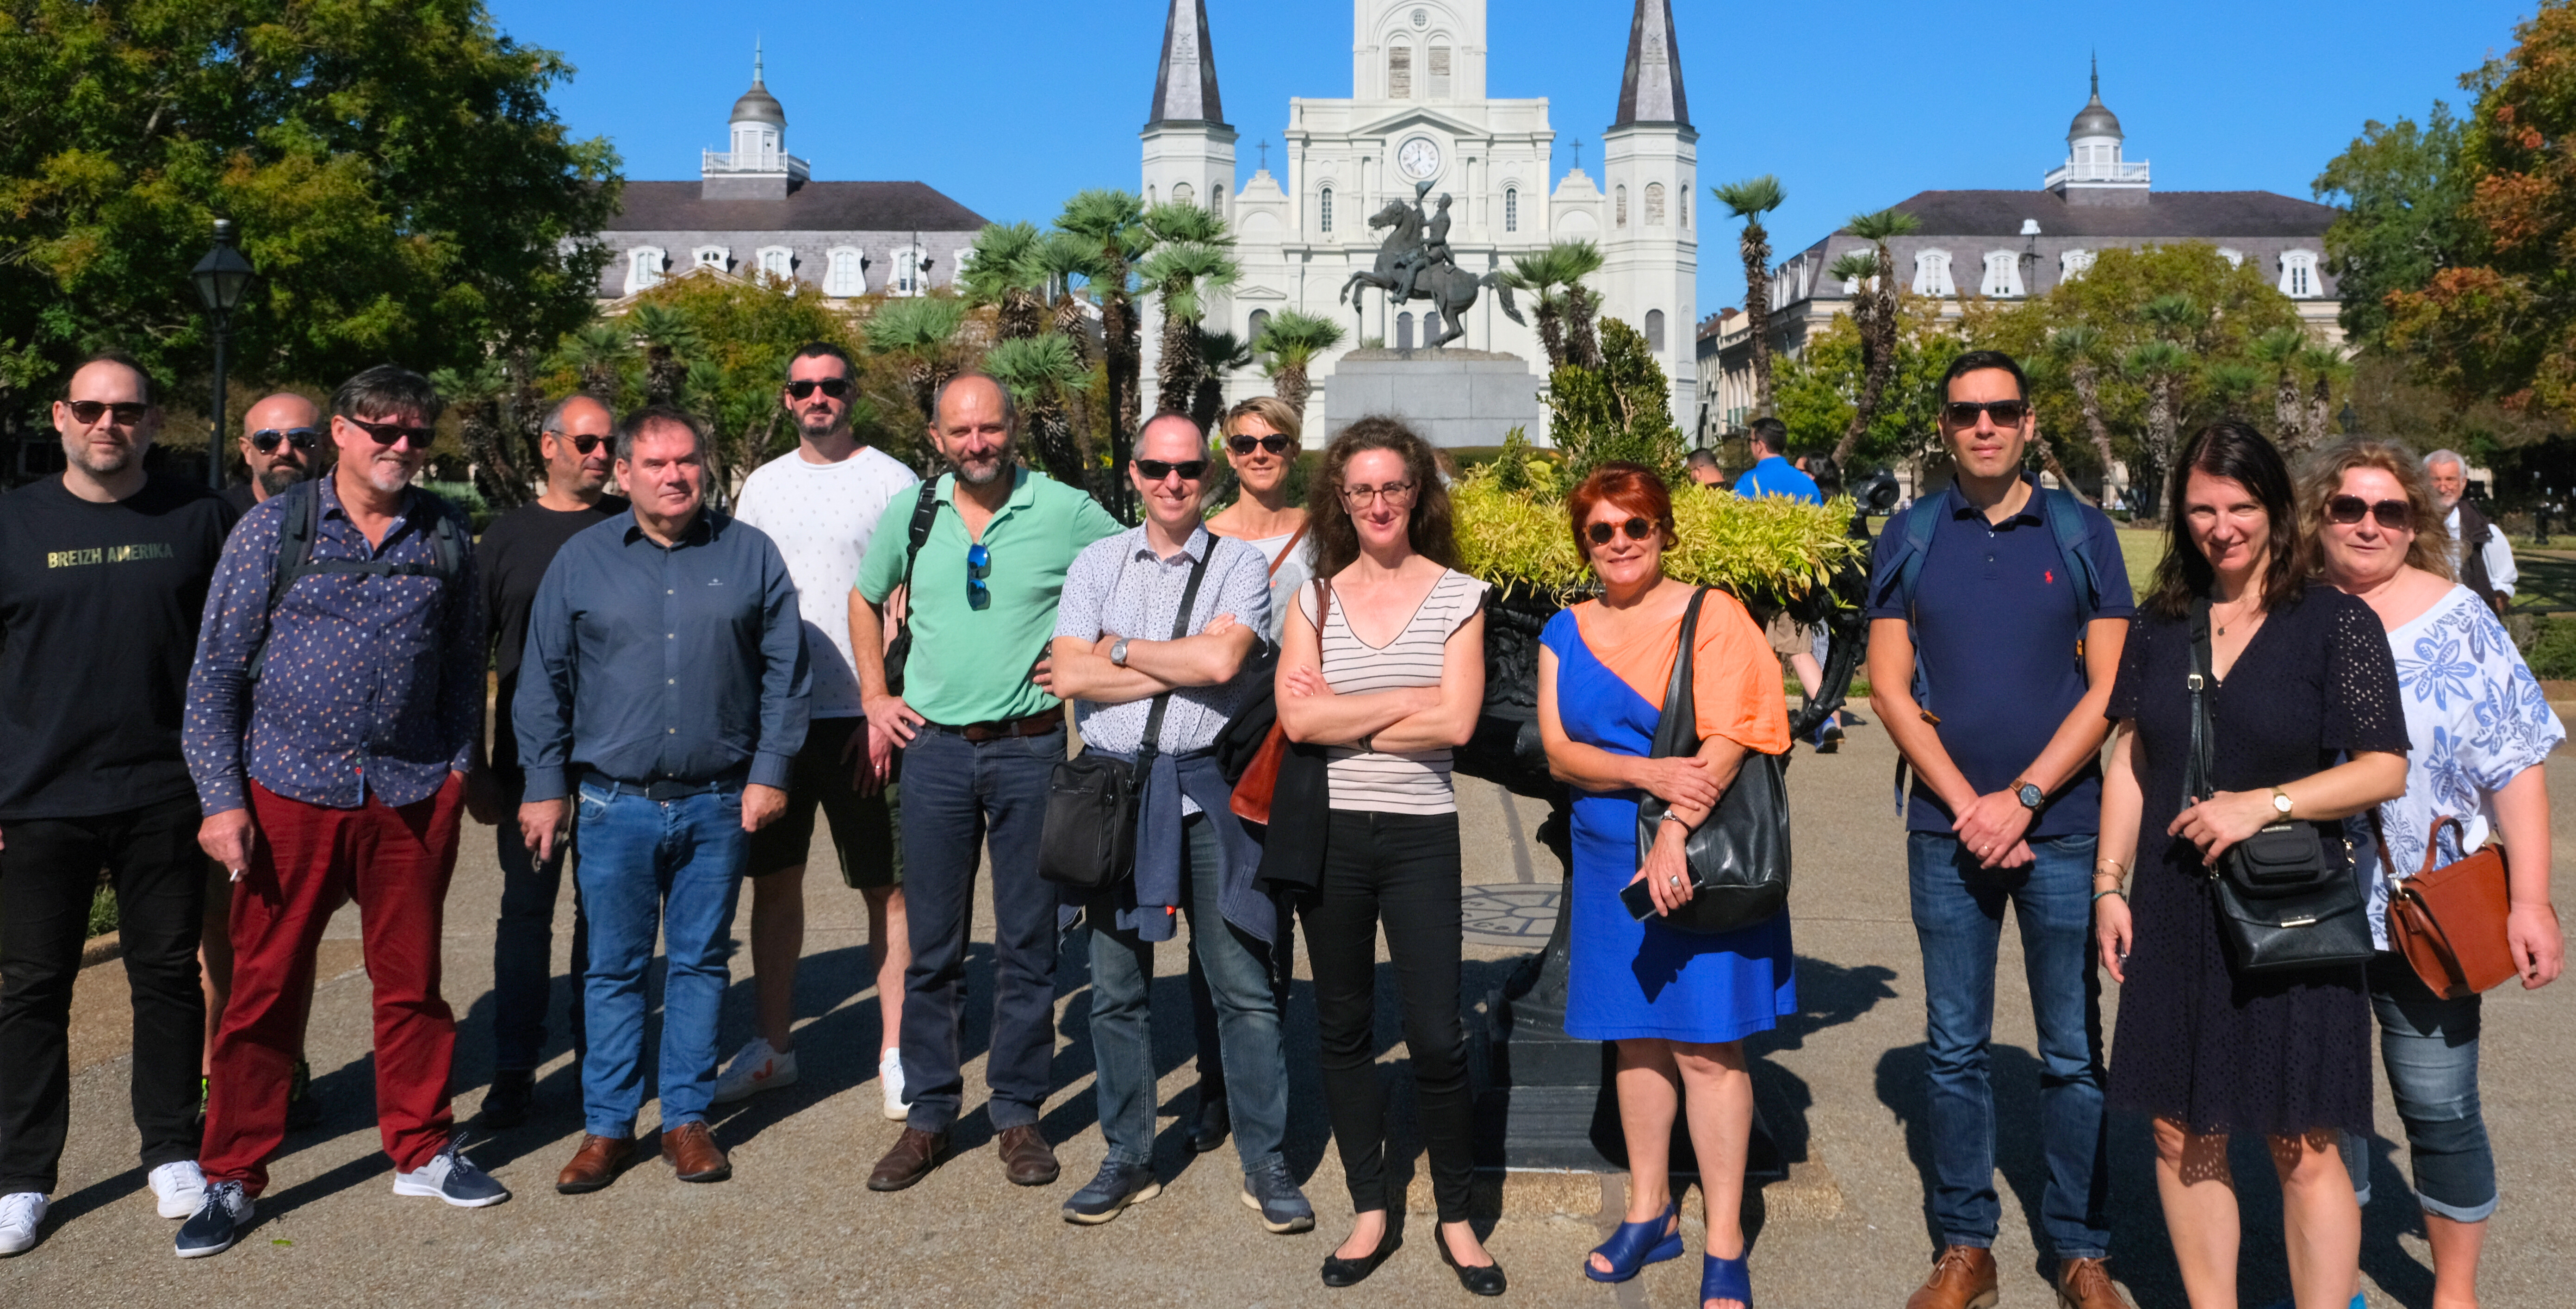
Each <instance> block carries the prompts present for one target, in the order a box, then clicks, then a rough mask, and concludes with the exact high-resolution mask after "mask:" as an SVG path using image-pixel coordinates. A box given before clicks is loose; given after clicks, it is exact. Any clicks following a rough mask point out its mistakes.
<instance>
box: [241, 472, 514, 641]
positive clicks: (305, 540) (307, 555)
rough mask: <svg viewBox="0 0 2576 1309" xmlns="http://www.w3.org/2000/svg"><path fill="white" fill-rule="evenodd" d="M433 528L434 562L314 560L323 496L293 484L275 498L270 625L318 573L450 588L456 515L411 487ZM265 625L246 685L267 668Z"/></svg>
mask: <svg viewBox="0 0 2576 1309" xmlns="http://www.w3.org/2000/svg"><path fill="white" fill-rule="evenodd" d="M412 494H413V495H416V496H419V497H420V498H421V501H422V507H423V508H425V509H427V510H428V511H429V512H430V514H431V516H432V521H433V522H434V523H436V524H437V526H435V527H433V528H432V529H431V530H430V548H431V550H432V551H433V552H434V553H435V555H436V557H437V561H436V562H435V563H429V564H422V563H416V562H404V563H399V564H398V563H394V562H392V561H390V560H385V559H316V558H314V557H313V539H314V538H315V537H317V536H319V535H321V532H322V493H321V491H319V490H318V489H316V487H315V484H314V483H312V482H298V483H296V484H295V485H293V486H290V487H288V488H286V489H285V490H284V491H281V492H279V493H278V495H277V498H278V499H280V500H283V501H285V502H286V513H285V515H284V518H285V521H283V522H281V523H279V524H278V528H277V571H276V573H275V574H273V575H272V576H271V577H270V578H269V583H268V607H267V609H266V610H265V611H264V612H265V613H266V614H267V616H268V617H269V618H270V619H271V620H274V619H275V618H276V616H277V602H278V601H280V600H283V599H285V598H286V593H287V591H288V590H289V589H291V588H293V587H294V585H295V583H296V581H297V580H298V579H300V578H304V577H311V576H314V575H317V574H328V573H349V574H355V575H358V576H361V577H435V578H437V579H438V580H439V581H440V582H442V583H453V582H455V580H456V577H457V574H458V573H459V572H461V571H462V570H463V569H464V566H465V534H464V532H463V530H462V529H460V528H459V527H458V525H457V521H456V511H455V509H453V508H452V507H450V506H449V505H448V503H447V501H445V500H443V499H440V498H439V497H438V496H436V495H434V494H432V493H430V492H428V491H424V490H421V489H420V488H419V487H413V488H412ZM268 632H269V624H268V623H266V622H263V623H261V624H260V629H259V640H258V642H257V643H256V644H254V645H253V646H252V647H251V654H250V671H249V674H248V675H249V678H250V680H252V681H254V682H256V681H258V680H259V674H260V670H261V669H262V668H264V667H266V666H267V663H268Z"/></svg>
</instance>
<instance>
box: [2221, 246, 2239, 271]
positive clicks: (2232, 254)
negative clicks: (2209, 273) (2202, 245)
mask: <svg viewBox="0 0 2576 1309" xmlns="http://www.w3.org/2000/svg"><path fill="white" fill-rule="evenodd" d="M2218 257H2219V258H2221V259H2224V260H2226V261H2227V266H2228V267H2230V268H2242V267H2244V266H2245V252H2244V251H2242V250H2230V249H2228V248H2227V247H2226V246H2223V245H2222V246H2220V247H2218Z"/></svg>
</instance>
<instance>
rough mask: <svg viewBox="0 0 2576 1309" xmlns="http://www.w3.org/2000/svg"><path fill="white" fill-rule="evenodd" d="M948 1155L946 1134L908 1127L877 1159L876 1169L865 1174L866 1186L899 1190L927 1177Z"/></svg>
mask: <svg viewBox="0 0 2576 1309" xmlns="http://www.w3.org/2000/svg"><path fill="white" fill-rule="evenodd" d="M947 1155H948V1133H946V1132H925V1131H923V1130H921V1129H920V1128H918V1127H907V1128H905V1129H903V1135H901V1136H898V1137H896V1138H895V1140H894V1148H893V1149H891V1150H888V1151H886V1152H885V1157H884V1158H883V1159H879V1160H877V1167H876V1171H875V1172H872V1173H869V1174H868V1189H869V1190H871V1191H900V1190H902V1189H903V1188H905V1187H907V1186H910V1185H912V1184H913V1183H915V1182H918V1181H920V1180H921V1179H922V1178H925V1177H928V1176H930V1170H931V1169H933V1168H936V1167H938V1166H939V1161H940V1160H941V1159H944V1158H946V1157H947Z"/></svg>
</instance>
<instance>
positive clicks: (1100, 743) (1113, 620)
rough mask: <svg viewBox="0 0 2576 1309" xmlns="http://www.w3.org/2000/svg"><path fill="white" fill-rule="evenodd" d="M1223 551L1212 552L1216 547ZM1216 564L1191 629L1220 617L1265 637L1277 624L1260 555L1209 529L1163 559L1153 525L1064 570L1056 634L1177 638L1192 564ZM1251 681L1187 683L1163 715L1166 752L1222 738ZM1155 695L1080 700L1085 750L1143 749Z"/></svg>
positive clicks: (1194, 608) (1076, 712) (1094, 547)
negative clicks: (1150, 532)
mask: <svg viewBox="0 0 2576 1309" xmlns="http://www.w3.org/2000/svg"><path fill="white" fill-rule="evenodd" d="M1210 550H1214V552H1215V553H1213V554H1210V553H1209V551H1210ZM1202 557H1204V558H1206V559H1207V561H1208V566H1207V576H1206V577H1205V578H1203V579H1201V580H1200V582H1199V595H1198V600H1197V602H1196V603H1194V604H1192V605H1191V606H1190V626H1189V631H1190V634H1191V635H1193V636H1195V635H1197V634H1198V633H1200V632H1202V631H1205V630H1206V629H1207V625H1208V624H1209V623H1210V622H1212V621H1214V620H1215V618H1216V616H1217V615H1218V614H1232V615H1234V621H1235V622H1236V623H1238V624H1241V625H1242V626H1244V627H1248V628H1250V629H1252V632H1253V635H1255V636H1256V637H1258V636H1260V635H1261V634H1262V633H1265V632H1267V631H1269V630H1270V580H1269V576H1268V573H1269V564H1268V562H1267V561H1266V560H1264V559H1263V558H1262V557H1261V551H1259V550H1258V549H1255V548H1254V547H1252V546H1251V545H1248V544H1246V543H1244V542H1242V541H1237V540H1233V539H1231V538H1229V537H1221V536H1215V535H1212V534H1210V533H1209V532H1208V530H1207V529H1206V528H1204V527H1202V528H1200V529H1198V531H1197V532H1195V533H1193V534H1192V535H1191V537H1190V540H1189V544H1187V545H1185V546H1183V547H1182V548H1181V550H1180V553H1178V554H1175V555H1173V556H1171V557H1170V558H1168V559H1165V558H1161V557H1158V556H1157V555H1156V554H1155V553H1154V551H1153V547H1151V546H1149V545H1147V544H1146V541H1145V529H1144V528H1142V527H1131V528H1129V529H1127V530H1126V531H1124V532H1120V533H1119V534H1117V535H1116V536H1111V537H1104V538H1102V539H1100V540H1098V541H1094V542H1092V543H1091V544H1090V545H1089V546H1088V547H1086V548H1085V549H1084V550H1083V552H1082V553H1081V554H1080V555H1078V556H1076V557H1075V559H1074V561H1073V567H1072V568H1070V569H1068V570H1067V571H1066V573H1065V575H1064V598H1063V599H1062V600H1061V601H1060V602H1059V603H1058V605H1057V607H1056V619H1055V634H1056V635H1057V636H1069V637H1072V638H1074V639H1076V640H1079V641H1098V640H1099V639H1100V638H1101V637H1103V636H1124V637H1130V638H1133V639H1135V640H1139V641H1168V640H1171V639H1172V620H1173V619H1174V618H1176V617H1178V616H1179V614H1180V609H1181V592H1182V591H1184V590H1187V589H1188V588H1189V584H1190V567H1191V565H1193V564H1195V563H1197V562H1198V560H1199V559H1200V558H1202ZM1242 681H1243V679H1242V678H1241V677H1239V676H1238V677H1237V678H1236V679H1235V680H1233V681H1231V682H1226V683H1223V684H1220V685H1217V686H1185V687H1182V688H1180V689H1179V690H1177V691H1174V692H1173V693H1172V703H1171V707H1170V708H1168V709H1166V710H1164V711H1163V730H1162V732H1161V733H1160V737H1161V739H1160V740H1159V741H1157V742H1156V745H1157V747H1158V748H1159V749H1161V750H1162V751H1163V753H1165V754H1186V753H1188V752H1190V751H1193V750H1205V749H1207V748H1209V747H1211V746H1213V745H1215V744H1216V737H1217V733H1218V732H1221V731H1223V730H1225V722H1226V719H1227V718H1229V717H1231V716H1233V714H1234V706H1235V702H1236V701H1237V700H1238V699H1240V698H1241V686H1242ZM1153 703H1154V702H1153V699H1152V698H1151V697H1147V698H1146V699H1143V700H1130V701H1128V702H1126V703H1125V704H1099V703H1095V702H1093V701H1090V700H1076V701H1074V702H1073V717H1074V723H1075V725H1076V726H1078V727H1080V728H1081V729H1082V741H1083V744H1084V745H1086V746H1090V747H1094V748H1097V749H1101V750H1107V751H1110V752H1112V753H1114V754H1134V753H1135V752H1136V750H1137V748H1138V747H1139V746H1141V745H1142V744H1143V743H1144V739H1145V717H1146V714H1147V713H1148V712H1149V711H1150V710H1151V709H1152V707H1153Z"/></svg>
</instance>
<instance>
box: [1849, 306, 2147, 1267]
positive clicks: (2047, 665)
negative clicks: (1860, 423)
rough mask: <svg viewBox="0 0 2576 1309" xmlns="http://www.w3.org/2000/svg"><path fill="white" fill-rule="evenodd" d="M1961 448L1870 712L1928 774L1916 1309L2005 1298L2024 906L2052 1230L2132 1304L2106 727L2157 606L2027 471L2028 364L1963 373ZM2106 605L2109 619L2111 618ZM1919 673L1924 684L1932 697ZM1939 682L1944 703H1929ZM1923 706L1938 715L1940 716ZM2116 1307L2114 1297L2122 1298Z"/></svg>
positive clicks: (1920, 818) (1951, 394) (1956, 422)
mask: <svg viewBox="0 0 2576 1309" xmlns="http://www.w3.org/2000/svg"><path fill="white" fill-rule="evenodd" d="M1941 387H1942V392H1941V396H1942V400H1943V404H1942V407H1941V416H1940V432H1941V439H1942V440H1943V442H1944V443H1946V444H1947V445H1948V447H1949V450H1950V456H1951V459H1952V461H1953V463H1954V464H1955V465H1956V467H1957V469H1958V478H1957V480H1956V481H1954V482H1953V483H1952V484H1951V485H1950V486H1949V487H1948V488H1947V489H1946V490H1942V491H1939V492H1936V493H1932V494H1934V495H1935V497H1936V503H1937V508H1933V509H1926V510H1924V511H1923V512H1926V513H1930V514H1931V515H1932V520H1931V527H1932V530H1931V537H1930V545H1929V549H1928V550H1926V551H1924V552H1923V557H1922V559H1921V560H1920V561H1919V570H1918V571H1915V572H1913V584H1912V586H1911V594H1908V593H1907V591H1908V587H1907V585H1906V583H1905V580H1904V579H1905V577H1906V575H1907V572H1908V570H1907V569H1905V568H1903V567H1902V566H1901V564H1902V562H1903V556H1904V555H1906V554H1907V553H1909V552H1910V551H1911V550H1912V548H1913V547H1912V546H1911V545H1910V544H1909V531H1908V528H1909V526H1910V525H1911V523H1912V522H1913V521H1914V520H1910V519H1907V518H1905V517H1904V516H1901V515H1900V517H1899V518H1898V519H1896V520H1891V521H1890V522H1889V524H1888V527H1887V530H1886V531H1884V532H1882V533H1881V534H1880V535H1879V538H1878V550H1877V554H1878V558H1877V560H1876V562H1875V563H1874V564H1873V566H1872V568H1871V570H1870V578H1871V583H1870V591H1871V594H1870V601H1869V610H1868V614H1869V619H1870V632H1869V681H1870V702H1871V704H1872V705H1874V706H1875V707H1876V708H1877V710H1878V713H1879V716H1880V719H1881V721H1883V722H1885V723H1886V725H1887V733H1888V735H1889V736H1891V737H1894V738H1895V740H1896V747H1897V749H1898V750H1900V751H1902V752H1903V753H1904V755H1905V761H1906V762H1907V763H1908V764H1910V765H1912V767H1913V774H1914V782H1913V788H1912V794H1911V796H1909V797H1908V798H1907V800H1906V824H1905V825H1906V829H1907V831H1906V865H1907V871H1908V877H1909V879H1910V882H1911V891H1912V900H1913V912H1914V931H1915V936H1916V939H1917V940H1918V941H1919V942H1920V943H1921V946H1922V950H1923V990H1924V1003H1925V1006H1926V1009H1927V1010H1928V1013H1927V1015H1926V1021H1925V1024H1924V1037H1925V1044H1926V1046H1927V1053H1928V1056H1929V1062H1930V1077H1931V1087H1930V1095H1929V1096H1928V1097H1927V1099H1928V1104H1929V1113H1930V1118H1931V1129H1932V1130H1931V1140H1932V1151H1933V1160H1932V1162H1933V1176H1934V1184H1933V1186H1934V1189H1933V1194H1932V1212H1933V1218H1934V1221H1935V1222H1937V1223H1938V1224H1939V1225H1940V1227H1941V1230H1942V1236H1941V1240H1942V1247H1943V1248H1942V1251H1941V1255H1940V1259H1939V1262H1938V1263H1937V1264H1936V1265H1935V1267H1934V1268H1933V1270H1932V1274H1931V1276H1930V1278H1929V1279H1928V1280H1927V1281H1926V1282H1925V1283H1924V1285H1923V1287H1922V1288H1921V1289H1920V1290H1917V1291H1916V1292H1915V1293H1914V1295H1913V1297H1912V1298H1911V1299H1909V1300H1907V1301H1906V1305H1907V1309H1965V1306H1967V1305H1969V1304H1973V1303H1981V1302H1986V1301H1990V1300H1991V1298H1992V1296H1993V1294H1994V1289H1995V1282H1996V1277H1995V1261H1994V1257H1993V1255H1992V1254H1990V1253H1989V1250H1990V1249H1991V1247H1992V1246H1993V1244H1994V1240H1995V1229H1996V1225H1997V1222H1998V1220H1999V1217H2000V1205H1999V1202H1998V1200H1997V1198H1996V1195H1995V1183H1994V1177H1995V1126H1994V1124H1995V1111H1994V1096H1993V1092H1992V1089H1991V1087H1990V1086H1989V1084H1988V1080H1987V1069H1988V1063H1989V1059H1988V1053H1987V1046H1988V1041H1989V1038H1990V1037H1991V1036H1992V1034H1993V1030H1994V1001H1995V950H1996V944H1997V940H1998V938H1999V937H2000V935H2001V933H2002V929H2003V914H2004V904H2005V902H2006V901H2010V902H2011V903H2012V906H2013V915H2014V917H2015V919H2016V920H2017V921H2018V922H2019V923H2020V926H2021V938H2022V960H2023V969H2024V971H2025V973H2026V974H2027V975H2028V979H2029V983H2030V999H2031V1011H2032V1014H2031V1016H2032V1018H2033V1019H2034V1020H2035V1022H2036V1025H2037V1027H2038V1029H2039V1059H2040V1070H2041V1072H2040V1094H2039V1106H2040V1122H2039V1133H2040V1143H2041V1149H2042V1151H2043V1153H2044V1155H2045V1157H2046V1159H2047V1162H2048V1186H2047V1189H2046V1191H2045V1193H2044V1194H2043V1195H2042V1196H2041V1199H2040V1206H2039V1210H2040V1226H2041V1228H2042V1229H2043V1230H2042V1232H2040V1233H2035V1234H2034V1235H2036V1236H2040V1237H2041V1238H2042V1239H2043V1240H2044V1242H2045V1244H2046V1245H2048V1246H2049V1247H2050V1248H2051V1249H2052V1250H2053V1251H2054V1253H2055V1254H2056V1257H2057V1259H2058V1261H2059V1271H2058V1279H2059V1282H2058V1284H2059V1287H2060V1289H2061V1290H2062V1291H2064V1292H2065V1300H2064V1302H2065V1303H2068V1304H2071V1305H2074V1306H2076V1309H2115V1307H2116V1306H2119V1305H2120V1303H2121V1302H2120V1300H2119V1298H2118V1294H2117V1292H2115V1291H2112V1290H2111V1289H2110V1281H2109V1279H2108V1278H2107V1277H2106V1276H2104V1275H2103V1274H2102V1272H2101V1260H2102V1258H2103V1256H2104V1254H2105V1253H2106V1252H2107V1248H2108V1246H2109V1243H2110V1231H2109V1222H2108V1220H2107V1218H2106V1217H2105V1215H2104V1213H2103V1206H2104V1202H2105V1201H2106V1200H2107V1198H2108V1194H2109V1182H2108V1176H2109V1174H2108V1171H2107V1169H2108V1162H2107V1160H2106V1159H2105V1158H2104V1154H2103V1149H2102V1137H2103V1115H2102V1047H2101V1039H2100V1035H2099V1033H2100V1032H2101V1021H2100V1016H2099V1008H2100V1005H2099V1001H2100V989H2099V983H2098V982H2097V980H2096V978H2095V974H2094V971H2093V959H2092V921H2093V907H2092V901H2091V899H2090V898H2089V894H2088V893H2089V892H2090V890H2091V888H2092V869H2093V851H2094V839H2095V836H2096V834H2097V832H2098V829H2099V817H2100V814H2099V810H2100V803H2101V789H2102V781H2101V773H2100V770H2099V768H2098V767H2097V765H2096V762H2095V760H2096V756H2097V755H2098V753H2099V752H2100V750H2101V747H2102V738H2103V737H2104V736H2105V735H2106V734H2107V731H2108V729H2109V726H2110V724H2109V723H2108V722H2107V721H2106V720H2105V719H2104V718H2103V717H2102V709H2103V705H2104V704H2105V703H2106V702H2107V701H2108V700H2109V699H2110V695H2111V681H2112V678H2113V676H2114V674H2115V673H2116V672H2117V671H2118V669H2119V666H2120V647H2121V644H2122V642H2123V640H2124V639H2125V638H2126V636H2127V634H2128V627H2129V615H2130V613H2131V612H2132V611H2133V605H2132V603H2131V600H2130V595H2129V581H2128V571H2127V569H2126V567H2125V566H2124V565H2123V564H2122V563H2121V559H2120V546H2119V538H2118V536H2117V535H2116V534H2115V533H2114V531H2113V529H2112V527H2111V522H2110V520H2109V519H2107V518H2105V517H2103V516H2102V514H2101V511H2099V510H2097V509H2094V508H2092V507H2090V506H2085V505H2080V504H2077V503H2074V502H2071V501H2070V502H2061V503H2058V504H2055V505H2052V503H2051V501H2050V500H2049V499H2048V497H2053V496H2065V495H2067V494H2068V493H2067V492H2065V491H2062V490H2061V491H2043V490H2042V489H2041V488H2040V487H2039V485H2038V483H2037V482H2035V481H2033V480H2032V479H2031V478H2030V476H2029V475H2028V474H2027V473H2026V472H2025V471H2024V469H2023V466H2022V465H2023V458H2024V454H2025V452H2026V451H2027V449H2028V447H2029V445H2030V440H2031V434H2032V431H2033V421H2034V420H2033V417H2032V410H2031V406H2030V402H2029V388H2028V386H2027V385H2026V384H2025V381H2024V379H2023V376H2022V372H2021V367H2020V365H2018V364H2016V363H2014V362H2013V360H2012V359H2011V358H2010V357H2009V356H2006V355H2003V354H1999V353H1996V352H1994V351H1990V350H1979V351H1971V352H1969V353H1967V354H1963V355H1961V356H1959V358H1958V359H1957V360H1956V361H1955V362H1953V363H1952V364H1951V365H1950V368H1949V370H1948V371H1947V373H1946V374H1945V375H1944V376H1943V377H1942V379H1941ZM2052 510H2055V511H2057V512H2059V513H2060V514H2063V515H2065V517H2064V521H2065V522H2067V523H2070V524H2072V523H2080V524H2081V529H2080V530H2081V539H2080V541H2079V542H2076V543H2074V544H2073V545H2072V548H2073V549H2076V550H2080V551H2082V552H2083V554H2084V557H2085V561H2086V562H2088V563H2089V571H2090V574H2091V576H2092V577H2093V579H2094V580H2095V585H2094V588H2093V589H2094V594H2091V595H2079V594H2078V586H2079V584H2080V583H2079V578H2080V577H2081V576H2082V574H2081V573H2079V572H2078V571H2077V570H2075V569H2071V568H2070V567H2069V561H2068V559H2067V551H2068V549H2069V548H2070V546H2069V544H2068V543H2066V542H2062V541H2061V540H2060V535H2061V533H2060V531H2059V529H2058V527H2057V526H2055V525H2053V524H2052V522H2051V515H2052ZM2088 612H2089V615H2090V616H2089V619H2088V618H2087V616H2086V615H2087V613H2088ZM1918 670H1919V676H1920V681H1919V682H1918V680H1917V678H1918ZM1918 686H1919V687H1920V688H1923V689H1922V692H1921V700H1918V698H1917V688H1918ZM1922 701H1929V703H1923V702H1922ZM2105 1297H2107V1298H2105Z"/></svg>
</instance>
